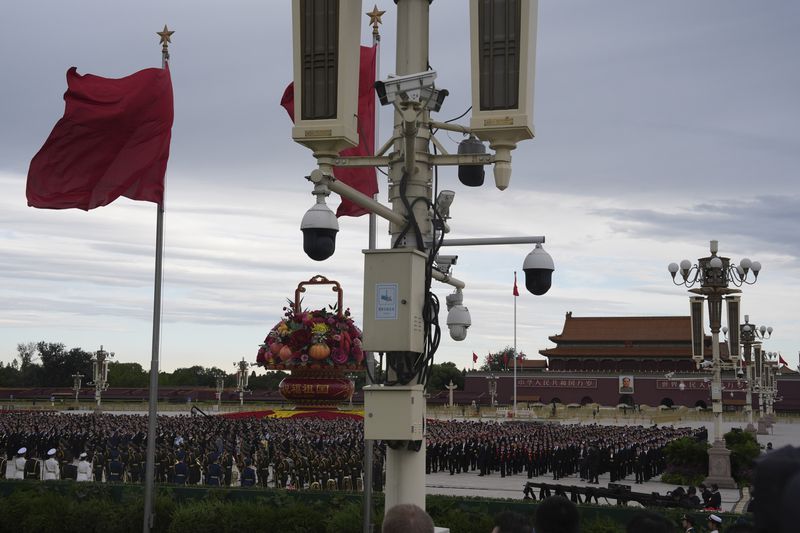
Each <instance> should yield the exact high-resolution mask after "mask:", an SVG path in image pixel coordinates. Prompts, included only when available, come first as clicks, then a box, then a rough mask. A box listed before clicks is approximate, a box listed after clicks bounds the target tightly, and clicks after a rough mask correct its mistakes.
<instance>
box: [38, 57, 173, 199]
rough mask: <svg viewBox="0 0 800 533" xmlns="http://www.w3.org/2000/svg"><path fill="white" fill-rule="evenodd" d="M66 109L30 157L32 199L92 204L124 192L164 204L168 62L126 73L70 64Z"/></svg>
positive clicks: (169, 94) (169, 115)
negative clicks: (98, 72)
mask: <svg viewBox="0 0 800 533" xmlns="http://www.w3.org/2000/svg"><path fill="white" fill-rule="evenodd" d="M64 100H65V102H66V106H65V110H64V116H63V117H62V118H61V119H60V120H59V121H58V122H57V123H56V125H55V127H54V128H53V131H52V132H50V136H49V137H48V138H47V140H46V141H45V143H44V146H42V148H41V149H40V150H39V152H38V153H37V154H36V155H35V156H34V158H33V160H31V165H30V168H29V170H28V186H27V191H26V195H27V197H28V205H29V206H32V207H39V208H45V209H69V208H78V209H84V210H86V211H88V210H89V209H94V208H95V207H101V206H104V205H108V204H110V203H111V202H113V201H114V200H116V199H117V198H119V197H120V196H125V197H127V198H130V199H132V200H144V201H148V202H155V203H157V204H161V203H162V201H163V199H164V174H165V173H166V170H167V160H168V159H169V143H170V138H171V135H172V119H173V109H172V81H171V80H170V75H169V69H166V68H164V69H160V68H148V69H144V70H140V71H139V72H136V73H134V74H131V75H130V76H127V77H125V78H119V79H112V78H101V77H100V76H94V75H92V74H85V75H80V74H78V73H77V69H76V68H75V67H72V68H70V69H69V70H68V71H67V92H66V93H65V94H64Z"/></svg>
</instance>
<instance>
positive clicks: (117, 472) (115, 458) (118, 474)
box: [106, 450, 125, 483]
mask: <svg viewBox="0 0 800 533" xmlns="http://www.w3.org/2000/svg"><path fill="white" fill-rule="evenodd" d="M124 475H125V465H124V464H123V463H122V461H120V457H119V452H118V451H117V450H111V459H109V461H108V474H107V476H106V479H108V482H109V483H119V482H121V481H123V480H124Z"/></svg>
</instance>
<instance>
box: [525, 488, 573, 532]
mask: <svg viewBox="0 0 800 533" xmlns="http://www.w3.org/2000/svg"><path fill="white" fill-rule="evenodd" d="M579 524H580V516H579V515H578V507H577V506H576V505H575V504H574V503H572V502H571V501H569V500H568V499H566V498H564V497H563V496H550V497H549V498H546V499H545V500H543V501H542V503H540V504H539V506H538V507H536V518H535V519H534V521H533V529H534V531H536V533H578V531H579V529H578V526H579Z"/></svg>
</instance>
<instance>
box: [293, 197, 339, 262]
mask: <svg viewBox="0 0 800 533" xmlns="http://www.w3.org/2000/svg"><path fill="white" fill-rule="evenodd" d="M320 199H321V200H322V201H317V203H316V204H314V205H313V206H312V207H311V209H309V210H308V211H306V214H305V215H303V221H302V222H301V223H300V229H301V230H302V232H303V251H304V252H305V253H306V255H307V256H308V257H310V258H311V259H313V260H314V261H324V260H326V259H327V258H329V257H330V256H332V255H333V252H334V251H336V234H337V233H338V232H339V221H338V220H336V215H334V214H333V211H331V210H330V208H328V206H327V205H326V204H325V200H324V199H323V198H322V197H320Z"/></svg>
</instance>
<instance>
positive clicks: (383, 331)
mask: <svg viewBox="0 0 800 533" xmlns="http://www.w3.org/2000/svg"><path fill="white" fill-rule="evenodd" d="M426 260H427V256H426V255H425V254H423V253H422V252H420V251H419V250H415V249H412V248H394V249H391V250H364V328H363V330H364V331H363V338H362V343H363V348H364V350H365V351H370V352H415V353H422V352H423V351H424V346H425V338H424V333H425V329H424V322H423V320H422V307H423V305H424V303H425V266H426Z"/></svg>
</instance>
